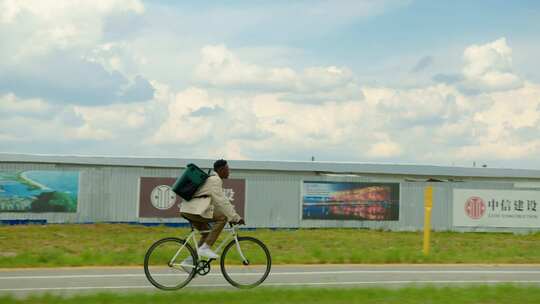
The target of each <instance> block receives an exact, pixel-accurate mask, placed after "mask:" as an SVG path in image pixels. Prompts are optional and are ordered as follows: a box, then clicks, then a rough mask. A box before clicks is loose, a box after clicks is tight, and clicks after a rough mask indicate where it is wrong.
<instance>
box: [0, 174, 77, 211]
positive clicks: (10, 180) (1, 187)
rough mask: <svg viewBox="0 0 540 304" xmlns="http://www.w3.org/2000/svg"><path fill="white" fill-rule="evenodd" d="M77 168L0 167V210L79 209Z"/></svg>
mask: <svg viewBox="0 0 540 304" xmlns="http://www.w3.org/2000/svg"><path fill="white" fill-rule="evenodd" d="M78 193H79V172H78V171H31V170H29V171H0V212H77V200H78Z"/></svg>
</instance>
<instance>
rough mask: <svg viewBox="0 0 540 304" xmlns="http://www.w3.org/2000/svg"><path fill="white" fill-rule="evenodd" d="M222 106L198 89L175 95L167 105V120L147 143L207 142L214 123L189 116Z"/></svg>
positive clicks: (205, 118)
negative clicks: (202, 110) (204, 109)
mask: <svg viewBox="0 0 540 304" xmlns="http://www.w3.org/2000/svg"><path fill="white" fill-rule="evenodd" d="M169 100H170V99H169ZM222 104H223V102H222V100H220V99H212V98H211V97H210V96H209V95H208V93H207V92H206V91H204V90H201V89H199V88H189V89H187V90H185V91H182V92H180V93H178V94H176V96H175V97H174V99H172V100H171V102H170V103H169V104H168V105H167V112H168V114H167V118H166V119H165V121H164V122H163V123H162V124H161V126H160V127H159V129H158V130H157V132H156V133H155V134H154V135H153V136H152V137H151V138H150V139H149V140H148V142H149V143H151V144H173V143H182V144H193V143H198V142H201V141H204V140H207V139H208V137H210V135H211V134H210V132H211V131H212V129H213V128H212V127H213V126H214V122H213V121H212V120H211V119H208V118H207V117H193V116H190V114H191V113H193V112H195V111H197V110H199V109H202V108H205V107H208V108H215V107H219V106H221V105H222Z"/></svg>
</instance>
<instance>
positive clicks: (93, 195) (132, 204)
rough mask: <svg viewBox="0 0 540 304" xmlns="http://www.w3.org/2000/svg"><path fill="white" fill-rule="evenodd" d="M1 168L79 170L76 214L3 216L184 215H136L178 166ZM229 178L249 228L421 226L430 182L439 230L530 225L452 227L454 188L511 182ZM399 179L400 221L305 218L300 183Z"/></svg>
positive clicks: (117, 218) (277, 175)
mask: <svg viewBox="0 0 540 304" xmlns="http://www.w3.org/2000/svg"><path fill="white" fill-rule="evenodd" d="M0 170H8V171H21V170H65V171H79V172H80V179H79V182H80V185H79V201H78V212H77V213H72V214H70V213H5V212H4V213H0V220H12V219H45V220H47V222H49V223H85V222H152V223H155V222H163V223H166V222H183V220H181V219H159V218H145V219H139V218H138V205H139V198H138V196H139V178H140V177H177V176H178V175H179V174H180V173H181V170H180V169H174V168H170V169H168V168H144V167H120V166H96V165H66V164H58V165H54V164H38V163H1V162H0ZM231 177H233V178H244V179H246V220H247V222H248V225H249V226H250V227H282V228H296V227H357V228H373V229H388V230H408V231H410V230H420V229H422V228H423V221H424V211H423V199H424V188H425V186H426V185H428V184H429V185H432V186H433V187H434V207H433V212H432V214H433V218H432V225H433V229H435V230H457V231H471V230H476V231H521V230H523V231H526V230H527V229H521V230H519V229H495V228H492V229H486V228H484V229H474V228H454V227H452V189H454V188H468V189H513V183H512V182H511V181H505V182H494V181H490V182H483V181H474V182H472V181H469V182H461V183H449V182H442V183H426V182H410V181H406V180H405V178H404V177H399V176H388V175H386V176H376V175H366V176H352V175H351V176H338V175H319V174H316V173H315V172H283V171H279V172H277V171H254V170H233V171H232V175H231ZM303 181H340V182H397V183H400V216H399V221H340V220H302V219H301V217H302V206H301V200H302V198H301V196H302V185H303V184H302V182H303Z"/></svg>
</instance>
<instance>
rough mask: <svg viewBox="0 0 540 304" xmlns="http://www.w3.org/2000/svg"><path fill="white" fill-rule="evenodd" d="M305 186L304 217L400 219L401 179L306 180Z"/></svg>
mask: <svg viewBox="0 0 540 304" xmlns="http://www.w3.org/2000/svg"><path fill="white" fill-rule="evenodd" d="M302 190H303V195H302V219H304V220H361V221H398V220H399V183H356V182H310V181H305V182H304V184H303V187H302Z"/></svg>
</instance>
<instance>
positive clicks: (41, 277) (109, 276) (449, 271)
mask: <svg viewBox="0 0 540 304" xmlns="http://www.w3.org/2000/svg"><path fill="white" fill-rule="evenodd" d="M388 273H392V274H513V275H516V274H518V275H519V274H540V270H515V271H514V270H350V271H298V272H294V271H292V272H270V275H271V276H287V275H334V274H343V275H346V274H388ZM232 274H235V275H259V273H232ZM158 275H159V276H175V275H176V274H174V273H163V274H158ZM207 276H221V273H210V274H208V275H207ZM125 277H144V274H133V273H132V274H129V273H125V274H87V275H84V274H80V275H79V274H78V275H42V276H39V275H38V276H5V277H0V280H16V279H76V278H125Z"/></svg>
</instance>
